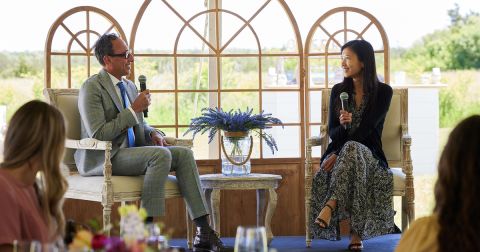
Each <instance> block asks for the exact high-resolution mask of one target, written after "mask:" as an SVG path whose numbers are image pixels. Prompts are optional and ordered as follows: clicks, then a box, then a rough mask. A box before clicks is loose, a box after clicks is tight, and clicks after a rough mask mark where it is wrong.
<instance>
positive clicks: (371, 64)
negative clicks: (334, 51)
mask: <svg viewBox="0 0 480 252" xmlns="http://www.w3.org/2000/svg"><path fill="white" fill-rule="evenodd" d="M346 48H349V49H350V50H352V51H353V52H354V53H355V54H356V55H357V57H358V60H360V62H362V63H363V69H362V73H361V74H362V76H363V93H364V94H365V95H368V104H367V108H366V110H365V113H368V112H370V111H369V110H371V109H373V107H374V106H375V102H376V97H377V90H378V83H379V80H378V77H377V67H376V64H375V52H374V50H373V47H372V45H371V44H370V43H369V42H368V41H366V40H352V41H349V42H347V43H345V44H344V45H343V46H342V49H341V51H342V52H343V50H345V49H346ZM343 83H344V84H345V85H344V87H345V90H341V92H343V91H345V92H347V93H349V95H351V94H352V92H353V79H352V78H346V77H345V78H343Z"/></svg>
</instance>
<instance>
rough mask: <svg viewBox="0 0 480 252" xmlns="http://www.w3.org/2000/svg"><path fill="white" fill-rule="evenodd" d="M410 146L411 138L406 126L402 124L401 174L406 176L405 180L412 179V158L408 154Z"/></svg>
mask: <svg viewBox="0 0 480 252" xmlns="http://www.w3.org/2000/svg"><path fill="white" fill-rule="evenodd" d="M411 145H412V137H411V136H410V134H409V133H408V126H407V125H405V124H402V155H403V158H402V159H403V165H402V168H403V169H402V170H403V173H405V174H406V176H407V178H410V177H412V174H413V166H412V156H411V153H410V146H411Z"/></svg>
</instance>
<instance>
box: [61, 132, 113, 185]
mask: <svg viewBox="0 0 480 252" xmlns="http://www.w3.org/2000/svg"><path fill="white" fill-rule="evenodd" d="M65 148H69V149H80V150H99V151H105V164H104V166H103V168H104V169H103V176H104V177H105V182H106V183H110V184H111V180H110V179H111V177H112V162H111V161H110V156H111V151H112V142H111V141H100V140H98V139H95V138H84V139H81V140H72V139H67V140H66V141H65Z"/></svg>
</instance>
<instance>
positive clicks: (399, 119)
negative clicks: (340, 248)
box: [305, 89, 415, 247]
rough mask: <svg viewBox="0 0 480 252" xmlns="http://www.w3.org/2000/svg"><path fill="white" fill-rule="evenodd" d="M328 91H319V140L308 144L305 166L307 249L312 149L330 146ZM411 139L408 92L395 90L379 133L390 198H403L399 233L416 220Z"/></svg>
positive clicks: (309, 235) (323, 149)
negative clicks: (390, 185)
mask: <svg viewBox="0 0 480 252" xmlns="http://www.w3.org/2000/svg"><path fill="white" fill-rule="evenodd" d="M330 92H331V90H330V89H323V90H322V123H323V124H322V125H320V136H316V137H311V138H309V139H308V140H307V153H306V165H305V241H306V245H307V247H310V244H311V241H312V235H311V232H310V226H309V216H310V204H311V201H310V199H311V190H312V178H313V175H314V174H313V160H312V147H314V146H321V149H322V154H323V151H325V150H326V148H327V145H328V143H329V137H328V109H329V104H328V103H329V101H330ZM411 142H412V139H411V137H410V135H409V134H408V89H394V90H393V97H392V101H391V104H390V108H389V110H388V113H387V117H386V119H385V124H384V127H383V133H382V144H383V151H384V152H385V156H386V157H387V161H388V165H389V167H390V168H391V170H392V172H393V195H394V196H401V197H402V231H405V230H406V229H407V228H408V225H409V224H410V223H411V222H412V221H413V220H414V219H415V209H414V207H415V205H414V198H415V196H414V187H413V174H412V171H413V167H412V160H411V156H410V145H411Z"/></svg>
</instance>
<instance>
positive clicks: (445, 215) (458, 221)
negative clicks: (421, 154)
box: [434, 115, 480, 251]
mask: <svg viewBox="0 0 480 252" xmlns="http://www.w3.org/2000/svg"><path fill="white" fill-rule="evenodd" d="M479 196H480V116H479V115H475V116H471V117H469V118H467V119H465V120H463V121H462V122H460V123H459V124H458V125H457V126H456V127H455V129H454V130H453V131H452V133H451V134H450V136H449V137H448V142H447V144H446V146H445V148H444V149H443V152H442V156H441V157H440V161H439V165H438V180H437V182H436V184H435V200H436V205H435V210H434V212H435V213H436V214H437V216H438V222H439V225H440V230H439V233H438V238H437V239H438V248H439V251H480V240H479V239H478V231H479V230H480V219H479V218H478V213H480V201H479V200H478V197H479Z"/></svg>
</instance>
